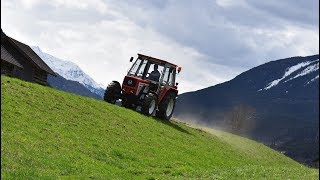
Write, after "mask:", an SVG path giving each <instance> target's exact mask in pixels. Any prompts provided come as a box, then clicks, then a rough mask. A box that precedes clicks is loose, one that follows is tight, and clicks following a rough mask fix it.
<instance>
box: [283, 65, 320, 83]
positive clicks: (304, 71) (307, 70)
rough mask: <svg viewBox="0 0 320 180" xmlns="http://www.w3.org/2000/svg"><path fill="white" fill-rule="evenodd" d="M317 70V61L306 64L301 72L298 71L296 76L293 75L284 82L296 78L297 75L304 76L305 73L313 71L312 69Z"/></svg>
mask: <svg viewBox="0 0 320 180" xmlns="http://www.w3.org/2000/svg"><path fill="white" fill-rule="evenodd" d="M318 61H319V60H318ZM317 70H319V63H317V64H313V65H310V66H307V67H306V68H305V69H304V70H303V71H302V72H300V73H299V74H297V75H296V76H294V77H292V78H290V79H288V80H286V81H285V82H288V81H291V80H293V79H295V78H298V77H301V76H305V75H307V74H309V73H312V72H314V71H317Z"/></svg>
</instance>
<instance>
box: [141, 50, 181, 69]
mask: <svg viewBox="0 0 320 180" xmlns="http://www.w3.org/2000/svg"><path fill="white" fill-rule="evenodd" d="M138 56H139V57H144V58H148V59H150V60H153V61H156V62H160V63H164V64H166V63H167V64H170V65H171V66H174V67H177V65H175V64H172V63H170V62H168V61H165V60H162V59H158V58H154V57H151V56H147V55H143V54H139V53H138Z"/></svg>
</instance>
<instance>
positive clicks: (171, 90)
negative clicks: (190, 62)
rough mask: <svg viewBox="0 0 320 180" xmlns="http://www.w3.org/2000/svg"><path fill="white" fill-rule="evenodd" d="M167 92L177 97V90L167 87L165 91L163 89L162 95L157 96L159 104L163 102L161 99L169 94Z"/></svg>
mask: <svg viewBox="0 0 320 180" xmlns="http://www.w3.org/2000/svg"><path fill="white" fill-rule="evenodd" d="M169 92H173V93H174V94H175V96H177V95H178V90H176V89H173V88H172V87H170V86H167V87H166V88H165V89H163V91H162V93H161V94H160V96H159V99H158V100H159V103H160V102H161V101H162V100H163V98H164V97H165V96H166V95H167V94H168V93H169Z"/></svg>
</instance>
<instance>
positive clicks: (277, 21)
mask: <svg viewBox="0 0 320 180" xmlns="http://www.w3.org/2000/svg"><path fill="white" fill-rule="evenodd" d="M1 28H2V30H3V31H4V32H5V33H6V34H8V35H9V36H11V37H13V38H16V39H17V40H20V41H22V42H24V43H27V44H28V45H31V46H39V47H40V48H41V49H42V50H43V51H44V52H47V53H49V54H51V55H54V56H56V57H58V58H61V59H65V60H68V61H72V62H75V63H76V64H78V65H79V66H80V67H81V68H82V69H83V70H84V71H85V72H86V73H87V74H89V75H90V76H91V77H92V78H93V79H94V80H96V81H97V82H98V83H102V84H104V85H107V84H108V83H109V82H110V81H112V80H118V81H120V82H121V81H122V78H123V76H124V74H125V73H126V72H127V70H128V68H129V67H130V65H131V64H130V63H129V58H130V57H131V56H134V57H137V53H143V54H147V55H150V56H154V57H158V58H163V59H166V60H168V61H172V62H173V63H176V64H178V65H181V66H182V71H181V73H180V75H179V76H178V82H179V88H180V92H186V91H193V90H197V89H201V88H205V87H208V86H212V85H215V84H217V83H221V82H224V81H227V80H230V79H232V78H234V77H235V76H236V75H238V74H239V73H241V72H244V71H246V70H248V69H250V68H252V67H255V66H257V65H260V64H263V63H265V62H268V61H271V60H276V59H280V58H286V57H292V56H306V55H313V54H318V53H319V1H317V0H280V1H279V0H268V1H259V0H237V1H231V0H201V1H196V0H183V1H181V0H180V1H178V0H140V1H136V0H121V1H117V0H48V1H43V0H1Z"/></svg>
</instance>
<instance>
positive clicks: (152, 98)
mask: <svg viewBox="0 0 320 180" xmlns="http://www.w3.org/2000/svg"><path fill="white" fill-rule="evenodd" d="M156 109H157V96H156V95H154V94H152V93H149V94H148V95H146V97H145V98H144V100H143V102H142V105H141V112H142V113H143V114H145V115H147V116H151V115H153V113H154V112H155V111H156Z"/></svg>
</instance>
